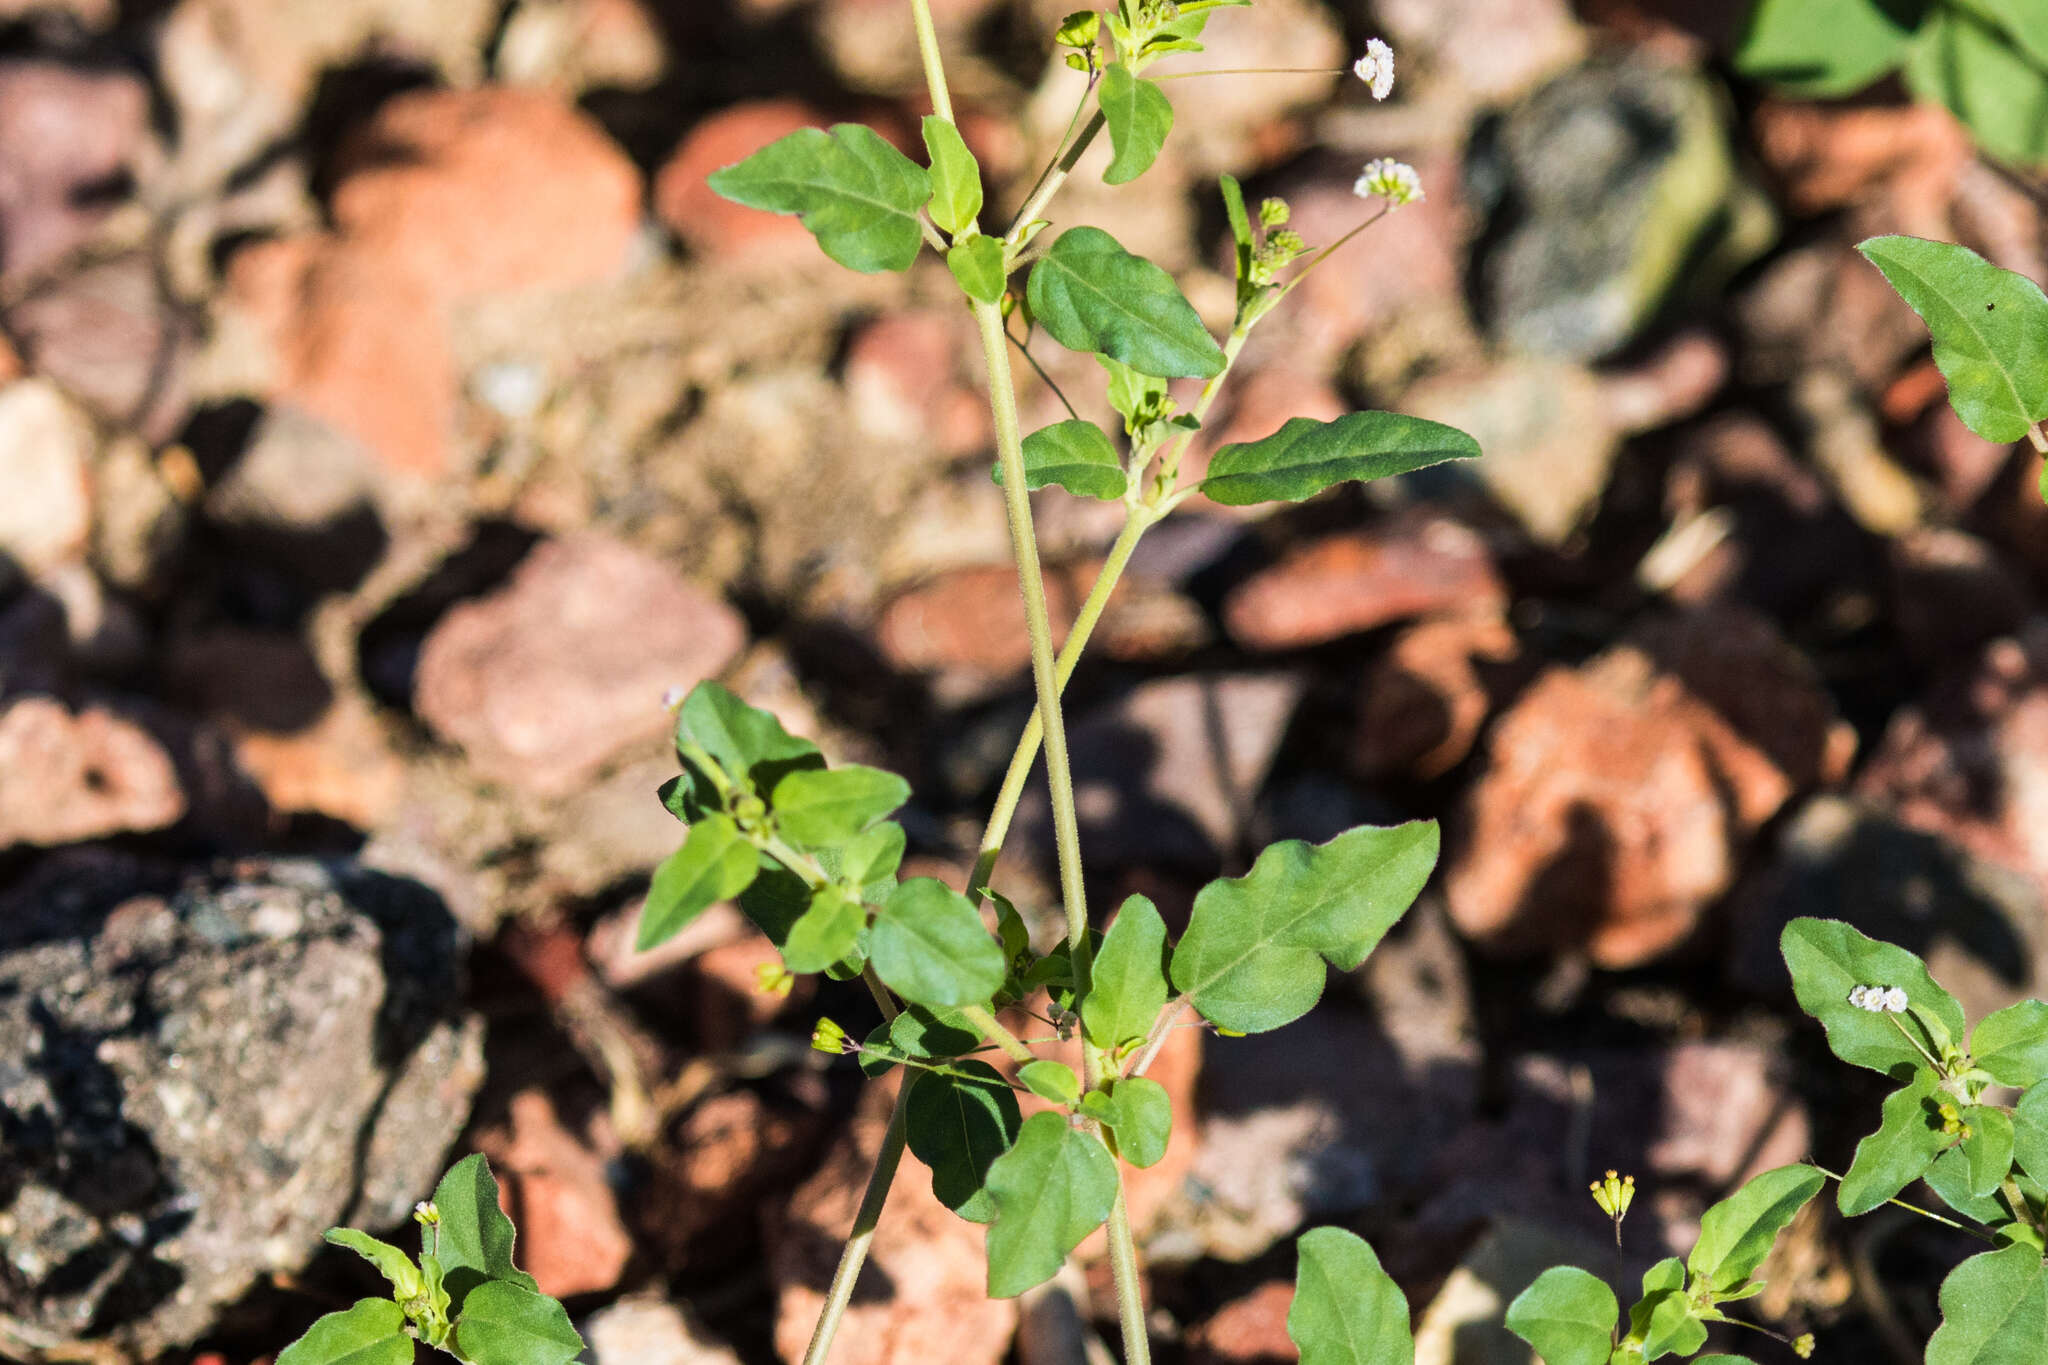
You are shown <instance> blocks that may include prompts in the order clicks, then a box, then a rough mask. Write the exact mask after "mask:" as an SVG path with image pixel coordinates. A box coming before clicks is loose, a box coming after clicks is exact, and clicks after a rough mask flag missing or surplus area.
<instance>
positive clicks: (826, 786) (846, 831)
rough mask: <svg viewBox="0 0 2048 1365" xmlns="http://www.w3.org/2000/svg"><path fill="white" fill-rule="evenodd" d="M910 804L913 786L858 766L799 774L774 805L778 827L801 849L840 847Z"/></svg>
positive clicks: (779, 790) (779, 786)
mask: <svg viewBox="0 0 2048 1365" xmlns="http://www.w3.org/2000/svg"><path fill="white" fill-rule="evenodd" d="M909 799H910V784H909V783H908V782H905V781H904V780H903V779H902V778H900V777H898V776H897V775H896V774H894V773H887V772H883V771H882V770H881V769H880V768H867V767H863V766H861V765H860V764H858V763H847V764H842V765H841V766H839V767H837V768H817V769H812V770H809V771H806V772H794V773H791V774H790V775H789V776H787V777H785V778H783V779H782V780H781V781H780V782H778V783H776V784H775V794H774V796H773V797H772V798H771V799H770V801H769V804H770V805H771V806H772V807H773V808H774V811H775V823H776V826H777V827H778V828H779V829H780V830H781V831H782V833H783V835H784V836H785V837H786V838H788V840H789V841H790V842H791V843H793V844H795V845H797V847H799V848H804V849H811V848H816V847H818V846H819V845H821V844H837V843H841V842H843V841H845V840H847V839H851V838H852V837H853V836H855V835H856V834H863V833H866V832H867V830H868V829H869V827H870V826H872V825H874V824H875V823H876V822H877V821H879V820H881V819H882V818H883V817H885V816H887V815H888V814H889V813H890V812H891V811H893V810H895V809H896V808H897V807H899V806H901V805H902V804H903V803H904V802H905V801H908V800H909Z"/></svg>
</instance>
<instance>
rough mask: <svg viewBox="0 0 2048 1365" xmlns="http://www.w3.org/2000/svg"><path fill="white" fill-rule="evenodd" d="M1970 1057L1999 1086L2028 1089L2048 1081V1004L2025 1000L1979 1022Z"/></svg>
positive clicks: (1973, 1036) (1973, 1035)
mask: <svg viewBox="0 0 2048 1365" xmlns="http://www.w3.org/2000/svg"><path fill="white" fill-rule="evenodd" d="M1970 1056H1971V1059H1972V1060H1974V1061H1975V1062H1976V1064H1977V1065H1978V1066H1980V1067H1982V1068H1984V1070H1986V1071H1988V1072H1990V1073H1991V1076H1992V1078H1993V1079H1994V1080H1996V1081H1997V1082H1998V1083H1999V1084H2000V1085H2011V1086H2017V1087H2018V1088H2019V1089H2021V1090H2025V1089H2027V1088H2029V1087H2030V1086H2035V1085H2038V1084H2040V1083H2041V1082H2042V1081H2044V1080H2048V1001H2040V1000H2022V1001H2020V1002H2019V1003H2018V1004H2016V1005H2008V1006H2006V1007H2005V1008H2004V1009H2002V1010H1999V1011H1998V1012H1997V1013H1996V1014H1988V1015H1986V1016H1984V1018H1983V1019H1981V1020H1979V1021H1978V1023H1977V1027H1976V1029H1975V1030H1974V1031H1973V1032H1972V1033H1971V1034H1970Z"/></svg>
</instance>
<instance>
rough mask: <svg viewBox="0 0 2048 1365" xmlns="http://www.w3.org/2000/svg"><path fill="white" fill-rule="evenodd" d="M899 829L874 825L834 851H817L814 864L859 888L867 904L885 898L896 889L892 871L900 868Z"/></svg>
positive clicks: (901, 862) (901, 829) (902, 846)
mask: <svg viewBox="0 0 2048 1365" xmlns="http://www.w3.org/2000/svg"><path fill="white" fill-rule="evenodd" d="M904 844H905V837H904V833H903V826H901V825H897V824H887V825H877V826H875V827H874V828H873V829H871V830H869V831H867V833H865V834H862V835H860V836H858V837H856V838H852V839H848V840H847V841H846V842H845V843H843V844H841V845H840V846H839V847H838V848H837V849H820V850H819V852H818V861H819V862H820V863H823V864H824V865H825V870H826V871H827V872H830V873H831V874H832V875H833V876H835V877H842V878H845V879H846V880H848V881H850V882H853V883H854V884H856V885H857V886H859V887H860V888H861V894H862V895H864V896H866V897H867V898H868V899H869V900H871V901H879V900H882V899H883V898H885V897H886V896H887V895H888V894H889V893H890V892H891V891H892V890H894V889H895V887H896V869H897V868H899V867H901V866H902V865H903V848H904Z"/></svg>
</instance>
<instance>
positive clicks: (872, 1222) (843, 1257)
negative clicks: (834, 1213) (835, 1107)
mask: <svg viewBox="0 0 2048 1365" xmlns="http://www.w3.org/2000/svg"><path fill="white" fill-rule="evenodd" d="M909 1097H910V1086H909V1084H908V1081H907V1080H906V1081H904V1082H902V1083H900V1084H899V1086H898V1088H897V1091H896V1106H895V1108H893V1109H891V1110H890V1111H889V1127H888V1129H887V1130H886V1131H884V1132H883V1134H882V1150H881V1151H879V1152H878V1153H876V1154H875V1169H874V1170H873V1171H871V1172H870V1173H869V1174H868V1187H867V1191H866V1193H864V1194H862V1195H861V1199H860V1210H859V1211H858V1212H857V1213H855V1214H854V1215H853V1232H852V1234H851V1235H850V1236H848V1237H847V1239H846V1248H845V1250H843V1251H841V1252H840V1253H839V1268H838V1269H837V1270H835V1271H833V1272H832V1287H831V1288H830V1289H828V1290H826V1291H825V1307H824V1309H823V1310H822V1311H821V1312H820V1313H819V1314H818V1325H817V1327H815V1328H814V1329H812V1332H811V1344H810V1346H809V1347H808V1348H807V1349H806V1350H805V1351H804V1365H824V1360H825V1357H826V1356H827V1355H828V1354H829V1353H830V1352H831V1350H832V1338H833V1337H834V1336H835V1335H837V1334H838V1331H839V1319H840V1318H841V1317H842V1316H844V1315H845V1313H846V1305H847V1304H848V1303H849V1302H850V1301H851V1300H852V1299H853V1282H854V1281H855V1280H857V1279H859V1278H860V1270H861V1266H862V1265H864V1264H865V1263H866V1262H867V1258H868V1244H869V1243H871V1242H873V1241H874V1240H875V1227H876V1225H877V1224H878V1223H880V1222H881V1221H882V1205H883V1204H884V1203H885V1202H887V1200H888V1198H889V1186H890V1185H892V1184H893V1183H895V1180H896V1167H897V1165H898V1164H899V1163H900V1162H901V1161H902V1160H903V1113H904V1108H905V1105H906V1103H907V1101H908V1099H909Z"/></svg>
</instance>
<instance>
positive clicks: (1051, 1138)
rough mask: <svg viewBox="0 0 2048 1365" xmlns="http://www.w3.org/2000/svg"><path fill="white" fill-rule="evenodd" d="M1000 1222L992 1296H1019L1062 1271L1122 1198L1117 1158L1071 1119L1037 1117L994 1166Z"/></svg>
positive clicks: (994, 1228)
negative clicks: (1071, 1123)
mask: <svg viewBox="0 0 2048 1365" xmlns="http://www.w3.org/2000/svg"><path fill="white" fill-rule="evenodd" d="M987 1186H988V1192H989V1195H990V1197H991V1198H993V1199H994V1201H995V1207H996V1220H995V1222H994V1224H992V1225H991V1226H990V1228H989V1230H988V1292H989V1297H990V1298H995V1299H1007V1298H1014V1297H1015V1296H1016V1295H1018V1294H1021V1293H1023V1292H1024V1291H1025V1290H1027V1289H1031V1288H1033V1287H1035V1286H1037V1285H1041V1284H1044V1283H1045V1282H1046V1281H1047V1280H1049V1279H1051V1278H1052V1277H1053V1276H1054V1275H1056V1274H1058V1273H1059V1268H1060V1264H1061V1263H1062V1262H1063V1261H1065V1260H1066V1259H1067V1253H1069V1252H1071V1251H1072V1250H1073V1249H1074V1248H1075V1247H1077V1246H1079V1245H1081V1240H1082V1239H1083V1238H1084V1237H1086V1236H1087V1235H1088V1234H1089V1233H1091V1232H1093V1231H1095V1229H1096V1228H1098V1227H1101V1226H1102V1223H1103V1220H1104V1219H1106V1218H1108V1217H1109V1208H1110V1205H1111V1204H1112V1203H1114V1202H1115V1200H1116V1186H1117V1175H1116V1159H1115V1158H1114V1157H1112V1156H1110V1154H1109V1149H1108V1148H1106V1147H1104V1146H1103V1145H1102V1144H1101V1143H1100V1142H1097V1141H1096V1140H1095V1139H1094V1138H1092V1137H1089V1136H1088V1135H1087V1134H1086V1133H1082V1132H1079V1131H1077V1130H1075V1129H1074V1128H1071V1127H1069V1126H1068V1125H1067V1119H1066V1115H1064V1114H1058V1113H1053V1112H1050V1111H1048V1112H1046V1113H1043V1114H1033V1115H1032V1116H1031V1117H1030V1118H1029V1119H1027V1120H1026V1121H1025V1123H1024V1126H1023V1128H1022V1129H1021V1130H1020V1131H1019V1132H1018V1134H1017V1141H1016V1144H1015V1145H1014V1146H1012V1147H1011V1148H1010V1150H1009V1151H1007V1152H1005V1153H1003V1155H1002V1156H1000V1157H998V1158H996V1161H995V1163H994V1164H993V1165H991V1166H990V1167H989V1168H988V1180H987Z"/></svg>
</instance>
